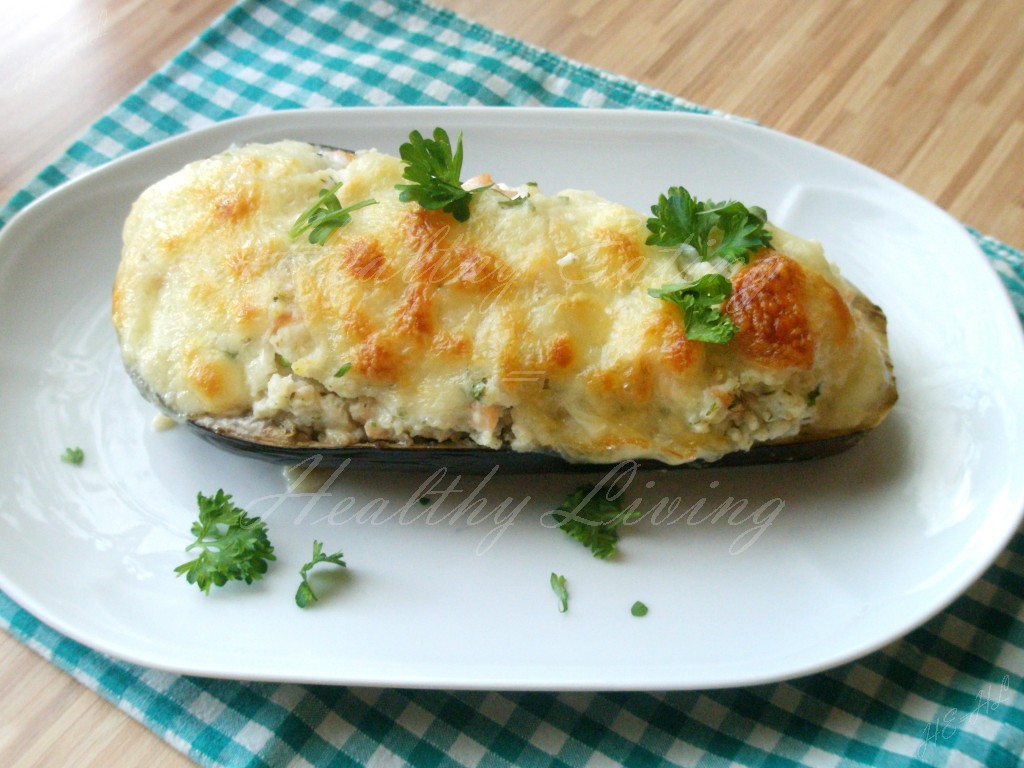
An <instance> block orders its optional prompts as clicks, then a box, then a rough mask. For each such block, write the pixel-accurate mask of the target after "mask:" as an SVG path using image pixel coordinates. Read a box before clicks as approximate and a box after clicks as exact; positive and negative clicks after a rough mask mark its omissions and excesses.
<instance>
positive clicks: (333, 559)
mask: <svg viewBox="0 0 1024 768" xmlns="http://www.w3.org/2000/svg"><path fill="white" fill-rule="evenodd" d="M343 556H344V555H343V554H342V553H341V551H338V552H335V553H334V554H333V555H325V554H324V545H323V542H321V541H317V540H316V539H313V559H312V560H310V561H309V562H308V563H306V564H305V565H303V566H302V568H300V569H299V576H301V577H302V583H301V584H299V589H298V591H297V592H296V593H295V604H296V605H297V606H299V608H305V607H306V606H307V605H312V604H313V603H315V602H317V601H318V600H319V599H320V598H318V597H317V596H316V593H314V592H313V588H312V587H311V586H310V585H309V578H308V574H309V572H310V571H311V570H312V569H313V567H314V566H315V565H318V564H320V563H330V564H331V565H337V566H338V567H340V568H347V567H348V566H347V565H345V561H344V560H342V559H341V558H342V557H343Z"/></svg>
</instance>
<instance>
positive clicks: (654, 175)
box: [0, 109, 1024, 689]
mask: <svg viewBox="0 0 1024 768" xmlns="http://www.w3.org/2000/svg"><path fill="white" fill-rule="evenodd" d="M435 125H443V126H445V127H447V128H448V130H449V131H450V132H452V133H454V132H455V131H458V130H460V129H461V130H462V131H463V132H464V134H465V141H466V155H467V163H466V168H465V175H466V176H467V177H468V176H470V175H472V174H475V173H477V172H480V171H483V170H488V171H490V172H492V173H493V175H494V176H495V177H496V178H499V179H503V180H506V181H508V182H510V183H521V182H524V181H538V182H539V183H540V184H541V186H542V187H543V188H545V189H547V190H548V191H555V190H556V189H560V188H563V187H568V186H572V187H582V188H591V189H595V190H597V191H598V192H599V193H601V194H603V195H605V196H608V197H611V198H613V199H617V200H620V201H622V202H625V203H627V204H629V205H632V206H634V207H636V208H638V209H641V210H646V208H647V206H649V205H650V204H651V203H652V202H653V201H654V200H655V199H656V197H657V195H658V193H659V192H661V191H663V190H665V189H666V188H667V187H668V186H670V185H673V184H684V185H685V186H687V187H689V188H690V189H691V190H693V191H695V192H696V193H697V194H699V195H700V196H701V197H715V198H722V197H735V198H738V199H740V200H744V201H746V202H748V203H756V204H760V205H762V206H764V207H765V208H766V209H767V210H768V211H769V214H770V215H771V217H772V218H773V220H775V221H776V222H778V223H779V224H780V225H782V226H783V227H786V228H788V229H791V230H793V231H795V232H797V233H800V234H803V235H805V236H809V237H816V238H819V239H821V240H822V241H824V243H825V246H826V252H827V253H828V255H829V256H830V257H831V258H832V259H833V260H834V261H836V262H838V263H839V265H840V266H841V268H842V270H843V272H844V273H845V274H846V275H847V276H848V277H849V278H850V279H851V280H853V282H855V283H856V284H858V285H859V286H860V287H861V288H862V289H864V290H865V292H866V293H867V294H868V295H869V296H871V297H872V298H873V299H874V300H875V301H876V302H877V303H879V304H881V305H882V307H883V308H884V309H885V311H886V312H887V313H888V316H889V327H890V338H891V344H892V355H893V359H894V361H895V366H896V371H897V375H898V380H899V387H900V401H899V404H898V405H897V407H896V408H895V410H894V412H893V413H892V414H891V415H890V417H889V418H888V419H887V420H886V421H885V422H884V424H883V425H882V426H881V427H880V428H879V429H878V430H877V431H876V432H875V433H873V434H871V435H870V436H869V437H868V438H867V439H866V440H865V441H864V442H863V443H862V444H861V445H859V446H858V447H856V448H855V449H853V450H852V451H850V452H848V453H846V454H843V455H841V456H838V457H834V458H831V459H827V460H822V461H817V462H813V463H807V464H802V465H798V466H771V467H763V468H744V469H729V470H709V471H699V472H691V471H682V472H648V473H641V474H638V475H636V476H635V477H633V478H632V479H631V482H630V485H629V488H628V490H627V495H628V496H629V498H630V499H640V500H641V503H640V506H639V508H640V509H641V510H642V511H645V512H647V513H648V514H647V515H646V517H645V518H644V520H643V521H642V522H641V523H639V524H638V525H635V526H633V527H631V528H629V529H628V530H626V531H625V532H624V535H623V538H622V542H621V545H620V556H619V557H618V558H617V559H616V560H614V561H610V562H604V561H598V560H595V559H593V558H592V557H591V556H590V554H589V553H588V552H587V551H586V550H585V549H584V548H583V547H581V546H580V545H578V544H577V543H575V542H574V541H572V540H570V539H569V538H568V537H566V536H564V535H563V534H561V533H560V532H558V531H555V530H551V529H550V528H548V527H545V525H544V521H545V518H544V517H543V512H544V511H545V510H547V509H551V508H553V507H554V506H556V505H557V504H558V503H559V502H560V501H561V500H562V499H563V498H564V496H565V495H566V494H567V493H568V492H569V491H571V490H572V489H573V488H574V487H575V486H576V484H577V482H578V480H579V478H576V477H573V476H555V475H547V476H543V475H542V476H533V477H503V476H501V475H500V474H499V475H498V476H495V477H493V478H490V479H487V480H486V481H485V482H483V483H481V480H482V478H470V477H462V478H459V477H457V475H456V472H457V470H455V471H453V472H452V473H450V474H449V475H448V476H447V477H445V478H444V479H443V481H442V482H440V483H438V484H437V485H436V486H435V487H434V490H435V491H441V490H442V489H444V488H453V489H454V490H453V491H452V492H451V493H450V494H449V495H448V497H447V499H445V500H443V501H437V502H435V504H434V505H431V506H430V507H424V506H421V505H420V504H418V503H417V500H418V499H419V498H420V497H421V496H423V495H424V494H425V492H427V491H428V490H429V489H428V488H424V487H421V485H422V483H423V482H424V481H425V480H426V479H427V478H426V477H425V476H424V475H396V474H388V475H381V474H357V473H354V472H343V473H342V474H341V475H340V476H339V477H338V478H337V479H336V481H335V482H334V484H333V485H331V486H330V487H329V488H324V489H323V492H321V493H315V494H312V495H307V496H296V495H293V496H292V497H291V498H285V490H286V489H285V481H284V479H283V476H282V472H281V469H280V468H279V467H275V466H273V465H268V464H264V463H261V462H258V461H254V460H251V459H244V458H240V457H237V456H233V455H229V454H227V453H224V452H221V451H219V450H217V449H216V448H213V447H211V446H209V445H206V444H204V443H202V442H200V441H199V440H198V439H196V438H195V437H194V436H192V435H190V434H188V433H186V432H185V431H184V430H180V429H178V430H171V431H169V432H165V433H156V432H154V431H153V429H152V428H151V426H150V424H151V421H152V417H153V415H154V412H153V409H152V408H151V407H150V406H148V405H147V404H146V403H144V402H143V400H142V399H141V398H140V397H139V396H138V394H137V393H136V392H135V390H134V388H133V386H132V384H131V383H130V382H129V380H128V377H127V376H126V375H125V373H124V372H123V370H122V368H121V364H120V360H119V356H118V350H117V344H116V341H115V338H114V334H113V331H112V329H111V327H110V323H109V320H108V313H109V294H110V286H111V282H112V280H113V275H114V270H115V268H116V266H117V262H118V258H119V250H120V227H121V223H122V221H123V220H124V217H125V215H126V214H127V212H128V208H129V205H130V203H131V202H132V200H133V199H134V198H135V197H136V195H137V194H138V193H139V192H141V190H142V189H143V188H144V187H145V186H147V185H148V184H149V183H151V182H153V181H155V180H157V179H158V178H160V177H162V176H164V175H166V174H168V173H170V172H172V171H174V170H176V169H177V168H179V167H180V166H182V165H183V164H185V163H186V162H188V161H190V160H193V159H197V158H200V157H203V156H206V155H210V154H213V153H215V152H218V151H220V150H222V149H224V148H225V147H227V146H228V145H229V144H231V143H241V142H247V141H254V140H272V139H276V138H283V137H293V138H299V139H305V140H310V141H315V142H319V143H323V144H329V145H335V146H342V147H351V148H360V147H367V146H375V147H377V148H379V149H382V150H385V151H391V152H395V151H397V147H398V145H399V144H400V143H401V142H402V141H403V140H404V139H405V138H406V137H407V135H408V133H409V131H410V130H411V129H413V128H419V129H421V130H424V131H427V130H430V129H432V128H433V126H435ZM0 327H2V328H3V334H2V339H0V366H2V368H0V380H2V390H3V393H4V396H3V409H2V413H0V434H2V435H3V440H2V441H0V466H3V468H4V469H3V473H4V477H5V482H4V483H3V487H2V489H0V587H2V588H3V589H4V590H5V591H6V592H7V593H8V594H9V595H11V597H13V598H14V599H15V600H17V601H18V602H19V603H20V604H21V605H23V606H24V607H25V608H27V609H28V610H30V611H32V612H33V613H34V614H35V615H36V616H38V617H39V618H41V619H42V620H43V621H45V622H47V623H48V624H50V625H51V626H53V627H55V628H56V629H58V630H60V631H61V632H63V633H66V634H67V635H70V636H71V637H73V638H75V639H76V640H79V641H81V642H83V643H85V644H87V645H89V646H92V647H94V648H96V649H99V650H101V651H103V652H105V653H108V654H110V655H113V656H116V657H119V658H122V659H126V660H129V661H132V662H136V663H139V664H143V665H146V666H150V667H156V668H161V669H168V670H175V671H180V672H187V673H194V674H200V675H210V676H222V677H232V678H251V679H261V680H291V681H315V682H323V683H342V684H368V685H387V686H430V687H447V688H486V689H494V688H499V689H670V688H707V687H717V686H737V685H746V684H753V683H758V682H765V681H771V680H778V679H782V678H787V677H792V676H796V675H801V674H804V673H809V672H813V671H816V670H820V669H823V668H827V667H830V666H833V665H836V664H839V663H842V662H845V661H847V660H850V659H854V658H856V657H858V656H860V655H862V654H865V653H867V652H869V651H871V650H873V649H876V648H878V647H880V646H882V645H883V644H885V643H886V642H888V641H891V640H893V639H895V638H897V637H899V636H900V635H902V634H903V633H905V632H907V631H909V630H910V629H912V628H914V627H915V626H917V625H918V624H920V623H921V622H923V621H924V620H926V619H927V618H929V617H930V616H931V615H933V614H934V613H936V612H937V611H939V610H940V609H942V608H943V607H944V606H945V605H947V604H948V603H949V602H950V601H951V600H953V599H954V598H955V597H956V596H957V595H958V594H960V593H961V592H962V591H963V590H964V589H965V588H966V587H967V586H968V585H970V584H971V582H972V581H974V580H975V579H976V578H977V577H978V576H979V575H980V574H981V573H982V571H983V569H984V568H985V567H986V566H987V565H988V564H989V563H991V561H992V560H993V559H994V558H995V557H996V555H997V554H998V553H999V552H1000V550H1001V549H1002V548H1003V547H1004V545H1005V543H1006V542H1007V540H1008V539H1009V537H1010V535H1011V534H1012V533H1013V531H1014V530H1015V529H1016V527H1017V525H1018V523H1019V521H1020V518H1021V511H1022V508H1024V474H1022V473H1021V472H1020V471H1019V469H1020V467H1021V466H1024V455H1022V446H1021V439H1022V436H1024V414H1022V409H1021V405H1020V395H1019V393H1020V392H1021V391H1022V384H1024V375H1022V368H1024V365H1022V363H1024V350H1022V342H1021V333H1020V326H1019V323H1018V321H1017V318H1016V316H1015V315H1014V313H1013V311H1012V310H1011V308H1010V304H1009V302H1008V300H1007V299H1006V297H1005V295H1004V293H1003V291H1002V288H1001V287H1000V286H999V284H998V281H997V279H996V278H995V276H994V273H993V271H992V270H991V269H990V268H989V266H988V265H987V263H986V261H985V258H984V256H983V255H982V254H981V253H980V252H979V250H978V249H977V248H976V247H975V246H974V244H973V243H972V241H971V240H970V239H969V237H968V236H967V235H966V234H965V232H964V231H963V229H962V228H961V226H960V225H958V224H957V223H956V222H955V221H953V220H952V219H950V218H949V217H948V216H946V215H945V214H944V213H942V212H941V211H940V210H938V209H937V208H935V207H934V206H932V205H931V204H929V203H927V202H926V201H924V200H923V199H921V198H920V197H918V196H916V195H915V194H913V193H911V192H909V191H908V190H906V189H904V188H903V187H901V186H899V185H898V184H896V183H895V182H893V181H891V180H889V179H887V178H884V177H883V176H881V175H879V174H877V173H875V172H873V171H871V170H869V169H867V168H864V167H863V166H860V165H858V164H856V163H853V162H851V161H849V160H847V159H844V158H842V157H839V156H837V155H834V154H831V153H829V152H827V151H824V150H822V149H820V148H817V147H814V146H811V145H809V144H806V143H803V142H801V141H798V140H795V139H792V138H789V137H786V136H783V135H780V134H777V133H774V132H772V131H769V130H765V129H761V128H757V127H753V126H750V125H747V124H743V123H739V122H732V121H726V120H721V119H716V118H704V117H699V116H691V115H682V114H663V113H649V112H642V113H641V112H587V111H556V110H508V109H503V110H493V109H445V110H433V109H430V110H428V109H419V110H415V109H385V110H379V109H365V110H362V109H360V110H355V109H349V110H338V111H316V112H285V113H276V114H270V115H262V116H258V117H251V118H244V119H240V120H235V121H231V122H228V123H223V124H220V125H216V126H213V127H211V128H208V129H204V130H201V131H197V132H195V133H192V134H188V135H185V136H182V137H179V138H175V139H172V140H170V141H167V142H164V143H162V144H159V145H157V146H154V147H151V148H149V149H146V150H144V151H141V152H138V153H136V154H134V155H131V156H129V157H126V158H124V159H122V160H118V161H116V162H113V163H111V164H109V165H108V166H106V167H104V168H102V169H100V170H98V171H95V172H93V173H90V174H88V175H87V176H85V177H83V178H81V179H78V180H77V181H75V182H73V183H71V184H68V185H67V186H65V187H63V188H61V189H59V190H57V191H55V192H54V193H52V194H50V195H48V196H46V197H45V198H43V199H42V200H40V201H38V202H37V203H35V204H34V205H32V206H31V207H29V208H28V209H27V210H25V211H24V212H23V213H22V214H21V215H20V216H18V217H17V218H16V219H15V220H14V221H12V222H11V223H10V224H9V225H8V226H7V227H6V228H5V230H4V231H3V232H2V233H0ZM69 445H80V446H81V447H82V448H84V450H85V456H86V459H85V463H84V465H83V466H81V467H72V466H69V465H66V464H63V463H61V462H60V461H59V460H58V457H59V456H60V454H61V452H62V451H63V450H64V448H65V447H66V446H69ZM217 488H224V489H225V490H226V491H227V492H229V493H232V494H234V496H235V499H236V501H237V502H239V503H240V504H241V505H243V506H245V507H247V508H249V511H250V512H251V513H253V514H260V515H263V516H265V517H266V519H267V520H268V522H269V525H270V529H271V537H272V539H273V541H274V543H275V544H276V547H277V553H278V556H279V559H278V561H277V562H276V563H275V564H273V566H272V570H271V571H270V573H269V574H268V576H267V578H265V579H264V580H263V581H261V582H259V583H257V584H256V585H254V586H252V587H246V586H244V585H241V584H234V585H229V586H228V587H226V588H224V589H222V590H215V591H214V593H213V594H211V595H210V596H209V597H204V596H203V595H202V594H200V592H199V591H198V590H197V589H196V588H195V587H192V586H189V585H188V584H186V583H185V581H184V580H183V579H179V578H175V576H174V575H173V569H174V566H176V565H177V564H178V563H180V562H182V561H183V560H184V559H185V557H184V554H183V548H184V546H185V545H186V544H187V543H188V541H189V535H188V531H189V526H190V523H191V521H192V520H193V519H194V517H195V496H196V493H197V492H199V491H203V492H204V493H212V492H213V491H214V490H216V489H217ZM677 499H678V501H677V502H675V503H676V504H677V506H676V507H675V510H674V511H673V512H667V511H666V510H667V509H668V506H667V504H668V502H671V501H674V500H677ZM730 499H731V500H734V501H735V503H736V504H737V505H739V504H740V502H741V501H743V502H745V506H746V508H745V509H742V508H741V507H742V505H740V506H739V507H732V508H730V509H729V514H725V513H724V512H723V513H721V514H718V515H714V512H715V510H716V509H719V508H721V505H722V504H723V503H725V502H727V501H729V500H730ZM467 502H468V503H467ZM460 503H461V504H462V505H463V507H462V512H463V514H461V515H459V514H457V512H458V507H459V504H460ZM314 538H317V539H320V540H322V541H324V542H325V544H326V548H327V549H328V550H330V551H333V550H335V549H342V550H344V553H345V558H346V560H347V561H348V564H349V571H348V574H347V577H345V578H343V579H341V580H338V581H335V582H330V583H329V584H328V585H327V586H325V587H323V592H324V593H325V594H324V595H323V599H322V601H321V603H320V604H318V605H316V606H315V607H313V608H312V609H309V610H305V611H303V610H299V609H298V608H296V607H295V605H294V603H293V595H294V592H295V589H296V586H297V584H298V575H297V572H298V569H299V566H300V565H301V564H302V563H303V562H305V560H306V559H308V557H309V553H310V550H311V542H312V540H313V539H314ZM552 571H557V572H559V573H561V574H564V575H565V576H566V578H567V580H568V586H569V590H570V593H571V600H570V607H569V611H568V613H565V614H562V613H559V612H558V610H557V606H556V600H555V597H554V595H553V594H552V592H551V589H550V587H549V583H548V580H549V575H550V573H551V572H552ZM635 600H642V601H643V602H645V603H646V604H647V605H648V606H649V608H650V613H649V614H648V615H647V616H646V617H645V618H642V619H641V618H634V617H633V616H631V615H630V606H631V605H632V604H633V602H634V601H635Z"/></svg>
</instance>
